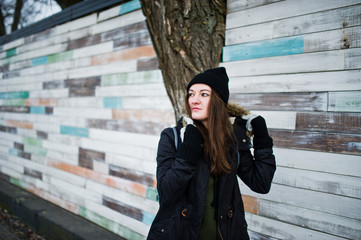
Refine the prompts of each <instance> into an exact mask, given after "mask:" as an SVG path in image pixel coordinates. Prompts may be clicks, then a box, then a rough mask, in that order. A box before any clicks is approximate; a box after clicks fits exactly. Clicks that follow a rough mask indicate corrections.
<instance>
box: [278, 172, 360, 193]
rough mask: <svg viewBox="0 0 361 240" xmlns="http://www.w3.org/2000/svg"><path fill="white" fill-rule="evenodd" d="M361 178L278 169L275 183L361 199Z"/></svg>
mask: <svg viewBox="0 0 361 240" xmlns="http://www.w3.org/2000/svg"><path fill="white" fill-rule="evenodd" d="M360 181H361V178H359V177H350V176H344V175H336V174H330V173H324V172H315V171H309V170H301V169H293V168H285V167H278V168H277V171H276V174H275V177H274V179H273V182H274V183H277V184H282V185H286V186H291V187H295V188H302V189H310V190H314V191H318V192H324V193H331V194H336V195H341V196H348V197H354V198H361V186H360V184H359V183H360Z"/></svg>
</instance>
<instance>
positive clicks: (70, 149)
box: [42, 140, 79, 155]
mask: <svg viewBox="0 0 361 240" xmlns="http://www.w3.org/2000/svg"><path fill="white" fill-rule="evenodd" d="M42 147H43V148H46V149H48V150H53V151H57V152H62V153H66V154H69V155H78V153H79V148H78V147H77V146H72V145H69V144H62V143H56V142H51V141H47V140H43V145H42Z"/></svg>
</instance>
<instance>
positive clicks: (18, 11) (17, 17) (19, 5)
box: [11, 0, 23, 32]
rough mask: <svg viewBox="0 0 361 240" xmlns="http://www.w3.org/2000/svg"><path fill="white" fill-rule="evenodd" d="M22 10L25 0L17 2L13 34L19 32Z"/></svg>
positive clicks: (12, 27) (12, 26)
mask: <svg viewBox="0 0 361 240" xmlns="http://www.w3.org/2000/svg"><path fill="white" fill-rule="evenodd" d="M22 8H23V0H16V4H15V10H14V20H13V24H12V25H11V32H14V31H16V30H18V25H19V22H20V18H21V9H22Z"/></svg>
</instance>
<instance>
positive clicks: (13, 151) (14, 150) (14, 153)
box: [8, 148, 19, 156]
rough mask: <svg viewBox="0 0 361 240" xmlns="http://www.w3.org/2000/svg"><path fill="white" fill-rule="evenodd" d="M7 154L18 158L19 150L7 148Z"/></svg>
mask: <svg viewBox="0 0 361 240" xmlns="http://www.w3.org/2000/svg"><path fill="white" fill-rule="evenodd" d="M8 153H9V154H10V155H13V156H18V153H19V150H18V149H16V148H9V151H8Z"/></svg>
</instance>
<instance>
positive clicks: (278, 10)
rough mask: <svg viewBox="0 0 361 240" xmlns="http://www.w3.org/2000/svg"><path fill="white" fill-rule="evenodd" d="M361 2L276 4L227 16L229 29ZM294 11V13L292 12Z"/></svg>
mask: <svg viewBox="0 0 361 240" xmlns="http://www.w3.org/2000/svg"><path fill="white" fill-rule="evenodd" d="M359 3H360V0H352V1H347V2H344V1H337V0H329V1H327V0H320V1H317V2H314V1H312V0H304V1H303V2H302V4H299V2H298V1H281V2H277V3H274V4H269V5H265V6H260V7H257V8H252V9H245V10H243V11H238V12H233V13H229V14H227V19H226V22H227V26H226V28H227V29H230V28H235V27H241V26H247V25H252V24H257V23H263V22H269V21H275V20H279V19H286V18H290V17H295V16H301V15H307V14H311V13H316V12H323V11H327V10H329V9H337V8H342V7H347V6H352V5H356V4H359ZM290 9H292V11H290Z"/></svg>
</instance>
